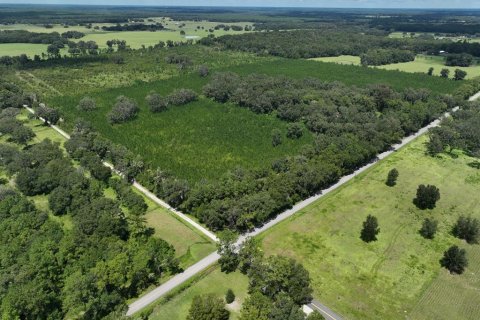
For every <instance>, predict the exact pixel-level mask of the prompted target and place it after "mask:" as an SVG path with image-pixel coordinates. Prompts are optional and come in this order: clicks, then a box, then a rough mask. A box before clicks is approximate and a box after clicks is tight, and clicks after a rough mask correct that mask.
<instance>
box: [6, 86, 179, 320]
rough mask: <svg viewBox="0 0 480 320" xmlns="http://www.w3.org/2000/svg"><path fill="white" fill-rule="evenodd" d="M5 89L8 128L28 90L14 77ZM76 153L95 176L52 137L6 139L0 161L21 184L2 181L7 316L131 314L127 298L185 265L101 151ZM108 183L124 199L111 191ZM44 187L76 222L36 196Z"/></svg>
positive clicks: (53, 203)
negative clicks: (44, 207)
mask: <svg viewBox="0 0 480 320" xmlns="http://www.w3.org/2000/svg"><path fill="white" fill-rule="evenodd" d="M1 89H2V90H1V91H0V92H1V97H0V101H2V105H1V108H2V116H1V120H0V121H1V122H2V126H0V130H2V133H3V134H5V133H6V132H5V131H4V128H5V126H4V125H3V124H4V123H5V119H8V118H10V121H11V122H15V121H16V120H15V117H16V114H17V113H15V112H13V111H12V109H15V108H18V107H19V106H20V104H21V103H23V101H24V99H25V98H24V97H23V96H22V92H21V90H19V89H18V88H15V87H14V86H11V85H9V84H4V83H2V85H1ZM19 144H20V145H22V146H23V145H24V143H19ZM74 156H75V159H78V161H79V163H80V164H81V165H82V166H83V168H86V169H87V170H88V172H89V173H90V175H91V177H92V179H89V178H87V177H86V175H85V171H84V170H83V169H80V168H76V167H75V166H74V165H73V162H72V160H71V159H70V158H67V157H65V155H64V153H63V151H62V150H61V149H60V147H59V145H58V144H55V143H52V142H51V141H49V140H44V141H42V142H40V143H38V144H33V145H32V144H30V145H28V147H24V148H23V147H22V148H19V147H16V146H14V145H9V144H1V145H0V166H1V167H2V169H3V170H5V171H6V172H7V174H8V176H9V177H10V178H11V179H12V180H13V181H14V182H15V186H16V189H14V188H13V187H11V186H0V200H1V201H0V217H1V219H0V237H1V240H2V241H0V243H1V245H0V256H1V257H3V258H2V259H1V260H2V267H1V268H0V283H1V284H2V285H1V286H0V300H1V304H0V313H1V314H2V316H3V317H4V318H5V319H64V318H65V317H67V318H75V319H101V318H103V317H105V316H107V315H108V314H110V313H111V312H113V311H115V310H118V311H119V312H121V313H123V312H124V311H123V309H124V306H125V305H124V301H125V299H127V298H129V297H132V296H136V295H137V294H138V293H139V292H140V290H142V289H144V288H146V287H147V286H148V285H149V284H152V283H155V282H156V281H157V280H158V278H159V277H161V276H162V275H164V274H166V273H171V272H176V271H177V270H178V261H177V260H176V259H175V258H174V255H175V250H174V249H173V247H172V246H171V245H170V244H168V243H167V242H165V241H163V240H161V239H157V238H153V237H152V236H151V235H152V231H151V230H150V229H149V228H147V227H146V226H145V225H144V223H143V221H142V217H141V216H142V215H143V214H144V213H145V211H146V204H145V201H144V200H143V198H142V197H141V196H139V195H137V194H135V193H134V192H133V191H132V190H131V187H130V186H129V185H128V184H127V183H125V182H122V181H121V180H119V179H118V178H110V177H111V173H110V170H109V169H108V168H106V167H104V166H103V165H102V164H101V161H100V158H99V156H98V155H97V154H94V153H91V152H87V151H81V150H78V149H77V150H76V153H75V154H74ZM108 185H110V186H112V187H113V189H114V190H115V191H116V194H117V200H112V199H110V198H106V197H105V196H104V195H103V189H104V188H105V187H106V186H108ZM17 190H18V191H17ZM20 192H21V193H20ZM37 195H43V196H46V197H47V198H48V205H49V208H50V210H51V211H52V213H53V214H54V215H56V216H58V217H60V218H61V219H62V220H64V221H65V219H66V220H68V221H71V227H65V225H62V224H61V223H59V222H56V220H53V219H52V218H50V217H49V215H48V214H47V213H46V212H43V211H41V210H39V209H37V208H36V207H35V205H34V203H33V202H32V200H30V199H29V198H28V197H27V196H37ZM120 205H123V206H125V207H126V208H128V213H125V212H124V211H123V210H122V209H121V208H120ZM117 316H118V315H117ZM116 318H117V317H116V316H115V315H114V316H113V317H112V319H116Z"/></svg>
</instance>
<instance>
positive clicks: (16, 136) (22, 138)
mask: <svg viewBox="0 0 480 320" xmlns="http://www.w3.org/2000/svg"><path fill="white" fill-rule="evenodd" d="M34 137H35V133H34V132H33V130H32V129H31V128H29V127H26V126H24V125H20V126H17V127H16V128H15V129H13V131H12V134H11V136H10V140H11V141H12V142H15V143H17V144H22V145H27V144H28V142H29V141H30V140H32V139H33V138H34Z"/></svg>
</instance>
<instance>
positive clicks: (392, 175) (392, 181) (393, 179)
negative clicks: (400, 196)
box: [385, 168, 398, 187]
mask: <svg viewBox="0 0 480 320" xmlns="http://www.w3.org/2000/svg"><path fill="white" fill-rule="evenodd" d="M397 178H398V170H397V169H396V168H393V169H392V170H390V171H389V172H388V176H387V181H386V182H385V184H386V185H387V186H389V187H393V186H395V185H396V184H397Z"/></svg>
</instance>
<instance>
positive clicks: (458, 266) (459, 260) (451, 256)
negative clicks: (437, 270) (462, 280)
mask: <svg viewBox="0 0 480 320" xmlns="http://www.w3.org/2000/svg"><path fill="white" fill-rule="evenodd" d="M440 264H441V265H442V267H445V268H447V269H448V271H450V273H456V274H462V273H463V271H465V268H466V267H467V266H468V260H467V256H466V252H465V250H464V249H460V248H459V247H458V246H451V247H450V248H449V249H448V250H447V251H445V252H444V253H443V258H442V259H441V260H440Z"/></svg>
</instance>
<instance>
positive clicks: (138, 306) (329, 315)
mask: <svg viewBox="0 0 480 320" xmlns="http://www.w3.org/2000/svg"><path fill="white" fill-rule="evenodd" d="M478 98H480V92H478V93H476V94H475V95H473V96H472V97H470V99H469V101H474V100H477V99H478ZM24 107H25V108H26V109H27V110H28V111H30V112H31V113H35V112H34V110H33V109H31V108H29V107H28V106H24ZM458 110H459V108H458V107H455V108H454V109H452V111H451V112H456V111H458ZM449 115H450V113H449V112H447V113H445V114H444V115H442V116H441V117H440V118H439V119H437V120H435V121H433V122H432V123H430V124H429V125H427V126H425V127H423V128H421V129H420V130H419V131H418V132H416V133H414V134H412V135H410V136H408V137H405V138H403V139H402V141H401V142H400V143H398V144H395V145H393V146H392V148H391V149H390V150H388V151H385V152H383V153H380V154H379V155H378V156H377V158H375V159H374V160H373V161H372V162H370V163H368V164H367V165H365V166H363V167H361V168H359V169H357V170H356V171H355V172H353V173H351V174H349V175H346V176H343V177H342V178H340V180H339V181H338V182H337V183H335V184H334V185H332V186H330V187H329V188H327V189H324V190H322V191H321V192H320V193H318V194H316V195H314V196H312V197H310V198H308V199H305V200H303V201H301V202H299V203H297V204H295V205H294V206H293V207H292V208H290V209H288V210H286V211H284V212H282V213H281V214H279V215H278V216H277V217H276V218H275V219H273V220H270V221H269V222H267V223H266V224H264V225H263V226H262V227H259V228H256V229H254V230H253V231H251V232H249V233H247V234H244V235H242V236H240V237H239V239H238V241H237V243H236V244H237V246H238V247H240V246H241V245H242V244H243V242H244V241H245V239H246V238H248V237H253V236H256V235H258V234H260V233H262V232H263V231H265V230H268V229H270V228H271V227H273V226H274V225H276V224H278V223H280V222H281V221H283V220H285V219H287V218H289V217H291V216H292V215H294V214H295V213H297V212H298V211H300V210H302V209H303V208H305V207H307V206H308V205H310V204H311V203H313V202H315V201H317V200H318V199H320V198H322V197H324V196H325V195H327V194H328V193H330V192H331V191H333V190H336V189H338V188H339V187H341V186H342V185H344V184H345V183H347V182H349V181H350V180H352V179H353V178H355V177H356V176H357V175H359V174H361V173H362V172H364V171H366V170H367V169H369V168H370V167H372V166H374V165H375V164H376V163H377V162H378V161H380V160H382V159H385V158H386V157H388V156H389V155H391V154H392V153H394V152H396V151H397V150H399V149H400V148H402V147H404V146H405V145H407V144H408V143H410V142H411V141H413V140H415V139H416V138H418V137H420V136H421V135H423V134H425V133H426V132H428V130H429V129H431V128H434V127H437V126H439V125H440V122H441V120H442V119H443V118H445V117H448V116H449ZM52 128H53V129H54V130H56V131H57V132H58V133H60V134H61V135H62V136H64V137H65V138H66V139H70V136H69V135H68V134H67V133H66V132H65V131H63V130H62V129H60V128H59V127H57V126H54V125H52ZM104 165H106V166H108V167H110V168H112V169H113V170H115V169H114V168H113V166H112V165H111V164H110V163H104ZM134 187H135V188H137V189H138V190H139V191H140V192H142V193H143V194H145V196H147V197H148V198H150V199H152V200H153V201H154V202H155V203H157V204H159V205H161V206H162V207H165V208H167V209H168V210H170V211H171V212H173V213H174V214H176V215H177V216H179V217H180V218H181V219H183V220H184V221H186V222H187V223H189V224H190V225H192V226H193V227H195V228H196V229H198V230H199V231H200V232H202V233H203V234H205V235H206V236H207V237H209V238H210V239H212V240H213V241H218V238H217V237H216V236H215V235H214V234H213V233H212V232H211V231H209V230H207V229H206V228H204V227H203V226H201V225H200V224H198V223H196V222H195V221H193V220H192V219H190V218H189V217H188V216H186V215H185V214H184V213H182V212H180V211H178V210H175V209H174V208H172V207H170V206H169V205H168V204H167V203H165V202H164V201H162V200H160V199H159V198H157V197H156V196H155V195H154V194H153V193H151V192H150V191H148V190H147V189H146V188H145V187H143V186H142V185H140V184H138V183H137V182H135V183H134ZM219 258H220V256H219V255H218V253H216V252H214V253H212V254H210V255H208V256H207V257H205V258H203V259H202V260H200V261H198V262H197V263H195V264H194V265H192V266H190V267H189V268H187V269H186V270H185V271H184V272H182V273H179V274H177V275H175V276H174V277H172V278H171V279H170V280H168V281H167V282H165V283H163V284H161V285H160V286H158V287H157V288H155V289H153V290H152V291H150V292H148V293H147V294H145V295H144V296H142V297H140V298H139V299H138V300H136V301H135V302H133V303H131V304H130V305H129V306H128V311H127V316H130V315H132V314H134V313H136V312H138V311H140V310H142V309H143V308H145V307H147V306H148V305H150V304H152V303H153V302H155V301H156V300H158V299H159V298H161V297H162V296H164V295H165V294H167V293H168V292H170V291H171V290H173V289H174V288H176V287H178V286H179V285H181V284H183V283H185V282H186V281H187V280H188V279H191V278H192V277H193V276H195V275H196V274H198V273H199V272H201V271H203V270H205V269H206V268H208V267H209V266H211V265H213V264H214V263H216V262H217V261H218V259H219ZM308 307H309V308H311V309H312V310H318V311H319V312H320V313H321V314H322V315H323V316H324V317H325V318H326V319H330V320H341V319H342V318H341V316H340V315H338V314H336V313H335V312H333V311H332V310H330V309H329V308H328V307H326V306H325V305H323V304H321V303H320V302H319V301H317V300H313V301H312V303H311V304H309V305H308Z"/></svg>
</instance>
